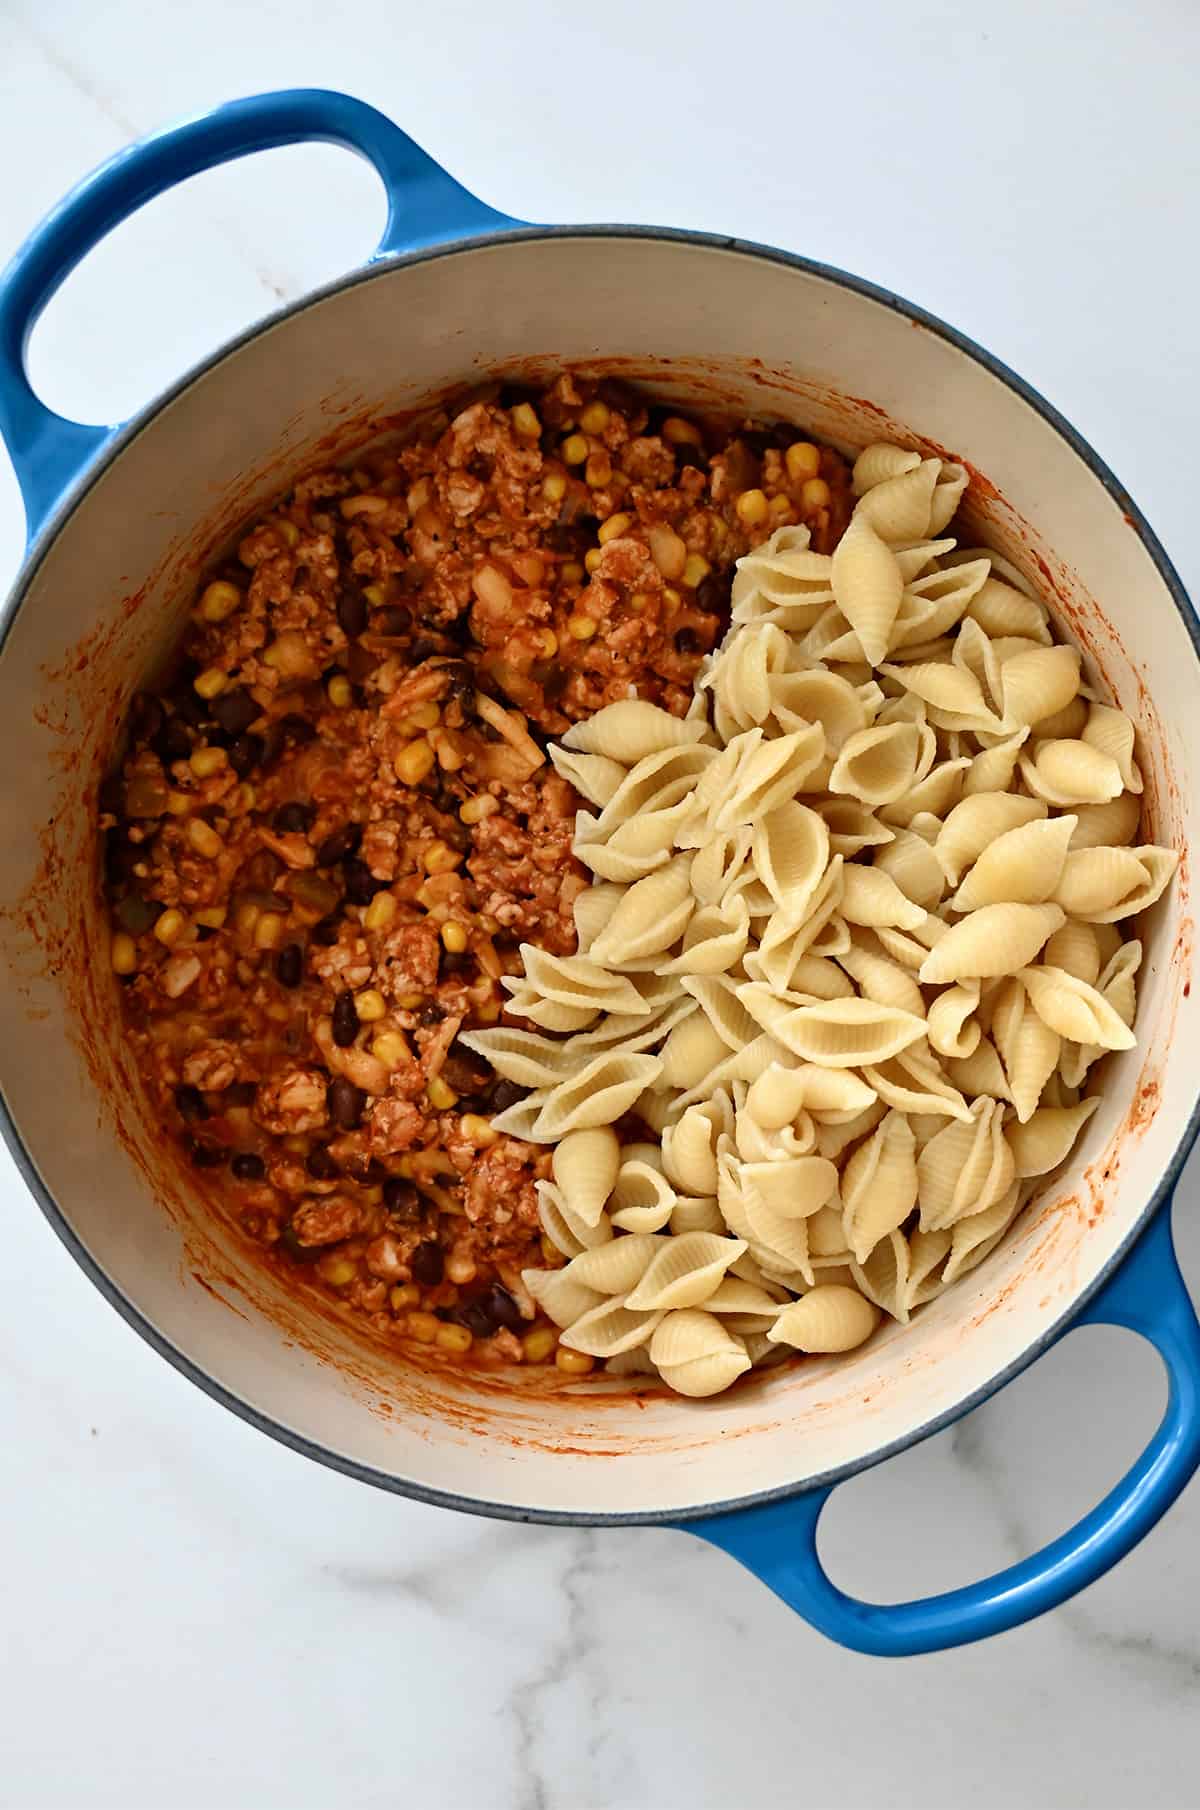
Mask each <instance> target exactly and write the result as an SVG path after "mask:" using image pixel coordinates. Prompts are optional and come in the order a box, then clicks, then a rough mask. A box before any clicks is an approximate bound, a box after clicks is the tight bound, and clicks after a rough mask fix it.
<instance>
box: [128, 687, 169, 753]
mask: <svg viewBox="0 0 1200 1810" xmlns="http://www.w3.org/2000/svg"><path fill="white" fill-rule="evenodd" d="M165 720H166V712H165V711H164V710H163V707H162V704H161V702H160V701H159V699H158V698H155V697H151V695H150V693H149V692H148V691H139V692H138V694H137V696H136V697H135V698H134V700H133V703H132V704H131V705H130V707H129V732H130V734H131V735H132V737H133V739H134V741H136V742H152V741H153V740H154V738H155V736H156V735H157V734H158V733H159V731H160V730H161V729H162V726H163V723H164V722H165Z"/></svg>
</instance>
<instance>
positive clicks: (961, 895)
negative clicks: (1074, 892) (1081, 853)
mask: <svg viewBox="0 0 1200 1810" xmlns="http://www.w3.org/2000/svg"><path fill="white" fill-rule="evenodd" d="M1074 828H1075V819H1074V817H1071V816H1063V817H1040V818H1038V817H1035V818H1033V819H1032V820H1031V821H1030V822H1029V823H1024V824H1022V825H1021V826H1020V827H1019V828H1018V829H1013V830H1007V831H1005V832H1004V834H1003V835H1000V836H997V838H996V840H995V841H994V842H992V843H990V844H989V845H988V847H987V848H985V849H984V850H983V852H982V854H981V855H980V856H979V859H978V860H977V861H976V862H975V864H974V866H973V867H972V868H971V871H970V873H969V874H968V875H967V877H966V879H965V880H964V881H963V883H962V885H961V886H960V887H959V889H958V891H957V892H956V893H955V894H954V897H953V898H952V899H951V901H950V903H951V905H952V907H953V908H954V910H955V911H977V910H978V909H979V907H980V906H981V905H1001V904H1006V903H1010V902H1011V903H1012V904H1018V905H1041V904H1044V903H1045V901H1046V900H1047V899H1054V900H1055V901H1056V903H1058V904H1062V905H1063V909H1064V910H1065V911H1070V910H1071V909H1072V908H1071V906H1069V905H1067V904H1065V903H1064V902H1063V900H1061V899H1060V898H1059V896H1058V894H1059V887H1060V881H1061V878H1062V875H1063V864H1064V863H1065V861H1066V859H1067V848H1068V845H1069V844H1070V840H1071V833H1072V831H1073V830H1074Z"/></svg>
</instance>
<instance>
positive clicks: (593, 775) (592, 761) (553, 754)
mask: <svg viewBox="0 0 1200 1810" xmlns="http://www.w3.org/2000/svg"><path fill="white" fill-rule="evenodd" d="M550 759H551V760H552V761H553V762H554V770H555V772H556V773H558V774H560V775H561V776H562V778H563V779H565V780H566V781H567V784H568V785H572V786H574V788H575V790H576V791H577V792H578V793H579V794H580V795H581V797H583V798H586V799H587V801H588V803H589V804H594V805H595V806H596V809H597V810H598V811H602V810H603V809H604V807H605V805H606V804H607V803H608V801H609V799H610V798H612V796H613V795H614V793H615V792H616V790H617V788H618V786H619V785H620V784H621V783H622V781H623V780H624V778H625V769H624V767H623V766H622V765H621V763H620V761H618V760H612V759H610V758H609V756H608V755H607V754H577V753H575V751H574V750H573V749H571V748H560V747H558V746H556V745H555V744H554V743H551V746H550Z"/></svg>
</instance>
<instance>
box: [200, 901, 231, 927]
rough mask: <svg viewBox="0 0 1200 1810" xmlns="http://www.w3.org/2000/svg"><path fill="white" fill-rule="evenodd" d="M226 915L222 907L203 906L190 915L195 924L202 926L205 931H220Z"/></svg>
mask: <svg viewBox="0 0 1200 1810" xmlns="http://www.w3.org/2000/svg"><path fill="white" fill-rule="evenodd" d="M227 915H228V914H227V912H226V909H225V907H224V905H205V906H203V907H202V908H201V909H200V910H199V911H194V912H193V913H192V916H193V917H194V918H195V920H196V922H197V924H203V925H204V928H205V929H206V930H220V928H221V926H222V925H223V924H224V922H225V919H226V916H227Z"/></svg>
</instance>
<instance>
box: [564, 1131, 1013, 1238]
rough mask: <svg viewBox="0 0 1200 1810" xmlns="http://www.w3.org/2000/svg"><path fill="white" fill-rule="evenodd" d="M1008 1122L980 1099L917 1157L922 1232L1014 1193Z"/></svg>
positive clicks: (949, 1222)
mask: <svg viewBox="0 0 1200 1810" xmlns="http://www.w3.org/2000/svg"><path fill="white" fill-rule="evenodd" d="M1003 1118H1004V1106H1003V1104H1002V1102H1001V1101H999V1100H991V1099H981V1100H976V1101H975V1103H974V1105H973V1106H972V1108H971V1117H970V1119H969V1120H968V1121H967V1123H965V1124H963V1123H961V1122H960V1121H959V1120H957V1119H955V1120H952V1121H951V1123H950V1124H949V1125H947V1127H946V1129H945V1131H939V1132H938V1134H937V1136H936V1137H934V1138H931V1139H930V1140H929V1142H928V1144H926V1146H925V1148H924V1150H922V1152H921V1154H920V1156H919V1157H918V1158H917V1177H918V1183H919V1198H920V1203H921V1229H922V1230H923V1231H926V1232H937V1231H943V1230H945V1229H946V1228H947V1227H949V1226H952V1225H953V1224H954V1223H955V1221H956V1220H959V1219H966V1218H968V1217H969V1216H970V1215H972V1214H975V1213H982V1212H983V1211H984V1210H985V1209H986V1208H987V1207H990V1206H993V1205H994V1204H995V1202H996V1201H998V1200H999V1199H1000V1197H1001V1196H1002V1195H1003V1194H1006V1193H1007V1192H1008V1190H1009V1188H1011V1186H1012V1184H1013V1182H1014V1180H1015V1179H1016V1171H1015V1169H1014V1166H1013V1156H1012V1151H1011V1150H1010V1149H1009V1147H1008V1145H1007V1143H1006V1142H1005V1139H1004V1130H1003ZM589 1255H590V1253H589ZM583 1261H584V1259H582V1258H579V1257H577V1258H576V1259H575V1262H576V1263H580V1262H583Z"/></svg>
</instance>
